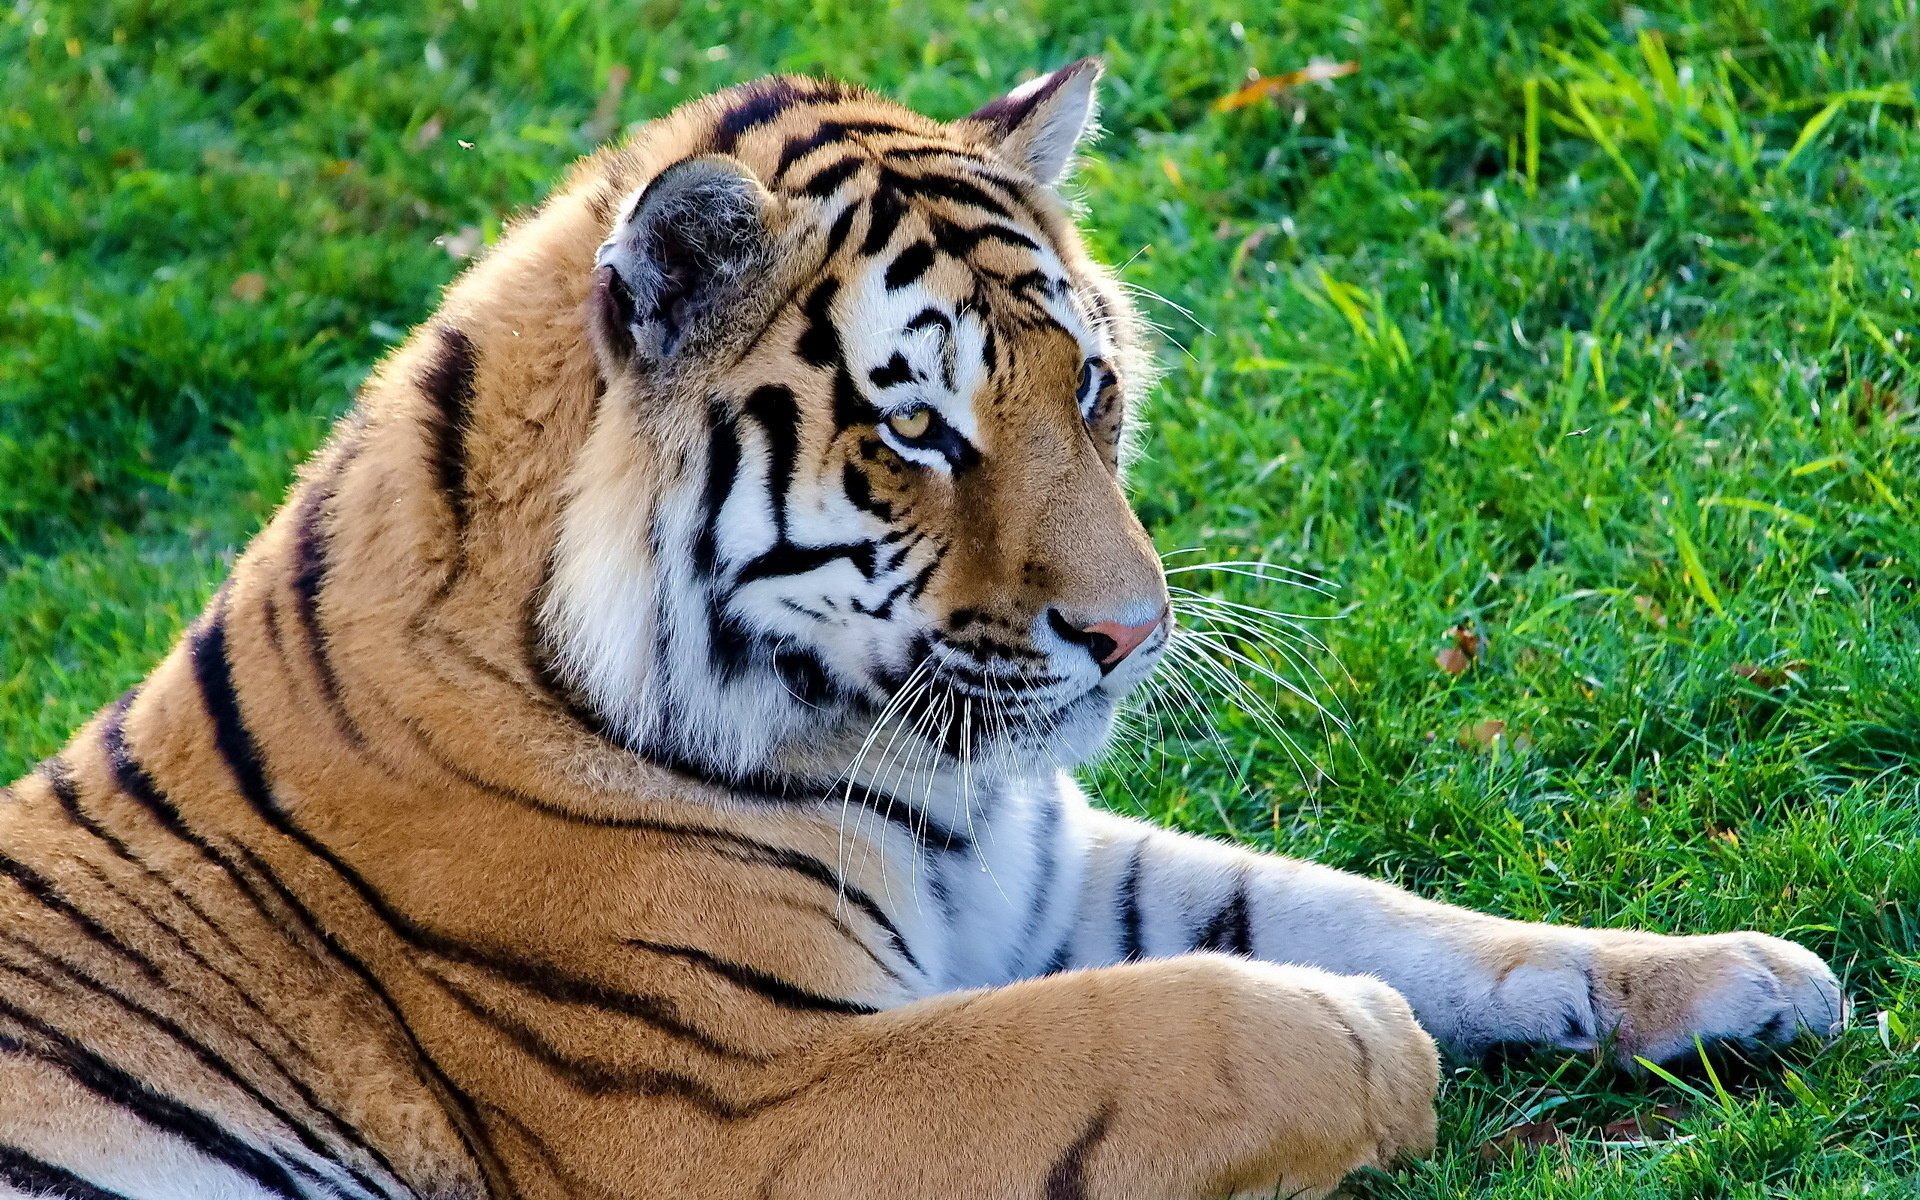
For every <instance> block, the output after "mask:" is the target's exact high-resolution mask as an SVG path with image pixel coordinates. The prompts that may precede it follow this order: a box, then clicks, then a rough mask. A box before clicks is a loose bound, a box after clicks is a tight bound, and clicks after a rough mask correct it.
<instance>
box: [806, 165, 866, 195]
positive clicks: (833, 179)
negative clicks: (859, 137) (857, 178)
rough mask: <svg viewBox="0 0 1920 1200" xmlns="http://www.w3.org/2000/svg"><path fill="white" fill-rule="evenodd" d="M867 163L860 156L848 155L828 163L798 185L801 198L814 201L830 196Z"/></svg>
mask: <svg viewBox="0 0 1920 1200" xmlns="http://www.w3.org/2000/svg"><path fill="white" fill-rule="evenodd" d="M867 161H868V160H867V159H866V158H864V157H862V156H860V155H855V154H850V155H848V156H847V157H845V158H842V159H839V160H837V161H835V162H831V163H828V164H827V165H826V166H824V167H821V168H820V169H819V170H818V171H815V172H814V173H813V174H812V175H811V176H809V177H808V178H807V181H806V182H805V183H803V184H801V185H800V189H799V190H800V194H801V195H803V196H812V197H814V198H815V199H819V198H821V197H825V196H831V195H833V193H834V192H836V191H838V190H839V188H840V185H841V184H843V183H845V182H846V181H847V180H849V179H851V178H853V176H854V175H855V173H856V172H858V171H859V170H860V168H861V167H863V166H865V165H866V164H867Z"/></svg>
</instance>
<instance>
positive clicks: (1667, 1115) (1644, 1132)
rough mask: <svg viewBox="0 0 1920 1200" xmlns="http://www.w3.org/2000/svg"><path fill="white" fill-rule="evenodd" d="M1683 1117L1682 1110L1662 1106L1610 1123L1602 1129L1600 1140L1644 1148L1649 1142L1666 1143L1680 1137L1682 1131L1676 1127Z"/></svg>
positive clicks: (1615, 1144)
mask: <svg viewBox="0 0 1920 1200" xmlns="http://www.w3.org/2000/svg"><path fill="white" fill-rule="evenodd" d="M1683 1115H1685V1114H1683V1113H1682V1112H1681V1110H1680V1109H1678V1108H1676V1107H1674V1106H1673V1105H1671V1104H1661V1105H1657V1106H1655V1107H1654V1108H1653V1109H1652V1110H1650V1111H1648V1112H1643V1113H1635V1114H1634V1115H1633V1116H1631V1117H1625V1118H1622V1119H1621V1120H1618V1121H1609V1122H1608V1123H1607V1124H1605V1125H1602V1126H1601V1127H1600V1140H1601V1141H1603V1142H1606V1143H1608V1144H1609V1145H1614V1146H1644V1145H1646V1144H1648V1143H1649V1142H1665V1141H1670V1140H1672V1139H1673V1138H1675V1137H1678V1136H1679V1134H1680V1130H1679V1129H1678V1127H1677V1126H1676V1125H1675V1122H1677V1121H1678V1120H1679V1119H1680V1118H1681V1117H1682V1116H1683Z"/></svg>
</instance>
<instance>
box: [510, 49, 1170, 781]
mask: <svg viewBox="0 0 1920 1200" xmlns="http://www.w3.org/2000/svg"><path fill="white" fill-rule="evenodd" d="M1098 75H1099V67H1098V64H1097V63H1095V62H1093V61H1086V62H1081V63H1077V64H1075V65H1072V66H1069V67H1067V68H1065V69H1063V70H1060V71H1057V72H1055V73H1053V74H1051V75H1048V76H1045V77H1043V78H1040V79H1037V80H1035V81H1033V82H1032V83H1030V84H1028V85H1027V86H1025V87H1023V88H1021V89H1019V90H1018V91H1015V92H1013V93H1012V94H1011V95H1008V96H1006V97H1004V98H1002V99H1000V100H998V101H996V102H994V103H993V104H990V105H988V106H987V107H985V108H983V109H981V110H979V111H978V112H976V113H974V114H973V115H972V116H971V117H969V118H967V119H964V120H960V121H956V122H952V123H941V122H936V121H933V120H929V119H927V118H925V117H922V116H920V115H918V114H916V113H914V112H912V111H910V110H907V109H905V108H902V107H900V106H898V105H895V104H892V103H889V102H886V101H883V100H881V99H878V98H877V97H875V96H873V95H871V94H869V93H867V92H864V91H860V90H857V89H853V88H850V87H845V86H841V85H837V84H830V83H824V82H820V81H816V80H810V79H796V78H777V79H771V80H764V81H761V82H759V83H757V84H750V85H746V86H744V87H742V88H738V89H735V90H733V91H731V92H726V93H721V94H719V95H717V96H715V97H711V98H709V99H708V100H706V101H702V102H700V103H699V104H697V105H695V106H692V107H691V108H690V109H688V110H683V111H682V113H680V114H677V115H676V117H675V118H673V119H672V120H673V121H677V122H678V123H679V125H678V128H679V129H680V130H681V131H682V136H678V137H671V136H662V137H649V136H646V135H643V136H642V137H641V138H639V139H637V141H636V143H635V145H634V146H632V147H630V148H629V149H628V150H627V151H626V154H627V155H628V156H629V157H628V159H627V161H626V163H625V167H624V169H625V170H626V171H627V173H628V178H629V179H636V178H637V179H640V180H642V181H643V182H641V183H639V184H637V185H635V186H631V187H630V188H628V190H626V191H625V192H624V193H622V194H621V195H620V196H619V197H618V201H617V203H613V204H610V205H608V208H609V210H610V212H609V220H608V228H607V232H606V237H605V240H604V242H603V243H602V244H601V245H600V247H599V250H598V253H597V255H596V256H595V263H594V267H593V277H592V282H591V290H590V293H589V297H588V300H587V302H586V306H585V313H584V315H583V318H582V319H583V320H584V321H586V323H587V325H588V328H589V340H590V342H591V344H592V346H593V352H594V355H595V357H596V358H597V360H598V363H599V369H600V375H601V378H602V380H603V381H604V384H605V389H606V390H605V395H604V398H603V400H602V403H601V406H600V409H599V415H598V417H597V419H596V423H595V426H594V428H593V431H592V433H591V435H590V437H589V439H588V442H587V444H586V447H585V449H584V452H583V453H582V455H581V456H580V459H579V461H578V462H577V463H576V465H575V468H574V470H573V474H572V478H571V480H570V482H569V487H568V500H567V505H566V508H565V510H564V514H563V516H562V518H561V521H560V532H559V536H558V539H557V547H556V549H555V551H554V555H553V560H552V567H551V571H550V575H549V579H548V583H547V586H546V588H545V591H544V598H543V602H542V607H541V610H540V621H541V625H542V627H543V629H544V634H545V637H546V639H547V641H548V642H549V644H550V648H549V653H550V655H551V657H552V662H553V666H554V668H555V669H556V670H557V671H558V673H559V674H560V676H561V677H562V678H563V679H564V680H565V682H566V683H567V685H568V686H569V687H570V688H571V689H572V690H573V692H574V693H575V694H576V695H577V696H579V697H580V698H582V699H583V700H584V701H585V702H586V703H587V704H588V705H589V706H590V707H591V708H592V710H593V711H594V713H595V714H596V715H597V716H598V717H599V718H600V719H601V720H602V722H603V723H604V725H605V726H606V727H607V728H608V729H609V730H610V731H611V732H612V733H613V735H614V736H616V737H617V738H618V739H619V740H620V741H621V742H623V743H625V744H626V745H628V746H630V747H632V748H634V749H637V750H639V751H641V752H643V753H645V754H647V755H649V756H651V757H653V758H655V759H657V760H661V761H665V762H669V763H674V764H679V765H683V766H686V767H689V768H693V769H697V770H699V771H702V772H704V773H708V774H710V775H718V776H722V777H726V778H732V779H738V778H742V777H747V776H752V775H756V774H760V773H764V772H785V771H790V770H792V769H794V768H795V767H797V766H811V767H816V768H820V769H837V770H844V769H845V767H846V764H847V762H848V755H849V753H850V752H851V751H852V749H853V748H856V747H861V746H871V744H872V743H873V740H874V738H875V737H877V736H884V737H885V738H886V740H887V742H888V744H889V745H891V746H894V747H895V748H896V750H895V753H896V757H901V756H904V758H906V759H909V760H911V759H914V758H915V756H916V755H917V756H919V757H918V761H920V762H922V763H923V764H924V763H933V762H939V761H952V760H955V759H962V758H964V759H969V760H971V761H972V762H974V763H975V764H977V767H978V769H982V770H985V769H989V768H990V764H994V763H999V764H1002V765H1003V766H1007V765H1014V766H1018V765H1020V764H1024V765H1026V766H1027V767H1029V768H1031V767H1034V766H1041V765H1048V764H1069V763H1072V762H1075V761H1079V760H1081V759H1083V758H1084V757H1086V756H1087V755H1088V754H1090V753H1091V752H1093V751H1094V750H1095V749H1096V748H1097V747H1098V746H1099V745H1100V744H1101V742H1102V741H1103V739H1104V737H1105V736H1106V733H1107V730H1108V728H1109V725H1110V722H1111V720H1112V717H1113V714H1114V709H1115V706H1116V704H1117V702H1118V701H1119V700H1120V699H1121V698H1122V697H1123V696H1124V695H1125V694H1126V693H1127V692H1128V691H1129V690H1130V689H1132V688H1134V687H1135V686H1136V685H1138V684H1139V683H1140V682H1141V681H1142V680H1143V679H1145V678H1146V676H1147V675H1148V674H1149V672H1151V671H1152V669H1153V666H1154V663H1155V660H1156V659H1157V657H1158V656H1159V654H1160V652H1161V650H1162V648H1163V646H1164V645H1165V643H1166V640H1167V638H1168V636H1169V632H1170V624H1171V617H1170V614H1169V608H1168V592H1167V587H1166V582H1165V579H1164V577H1163V575H1162V572H1161V568H1160V562H1159V558H1158V556H1157V555H1156V553H1155V551H1154V549H1153V546H1152V544H1151V542H1150V541H1149V539H1148V537H1147V535H1146V533H1145V531H1144V530H1143V529H1142V528H1141V525H1140V523H1139V521H1138V520H1137V519H1136V517H1135V516H1134V514H1133V512H1132V510H1131V508H1130V506H1129V504H1128V502H1127V498H1126V495H1125V494H1124V492H1123V489H1122V449H1123V443H1124V441H1125V438H1126V433H1127V428H1128V414H1129V412H1130V410H1131V409H1132V408H1133V404H1134V401H1135V400H1136V399H1137V397H1138V396H1139V394H1140V392H1141V391H1142V389H1143V387H1144V385H1145V382H1146V378H1147V364H1146V360H1145V355H1144V354H1143V352H1142V351H1141V349H1140V347H1139V344H1138V338H1137V320H1136V317H1135V316H1134V314H1133V312H1132V311H1131V309H1130V307H1129V305H1128V303H1127V300H1126V298H1125V296H1124V295H1123V294H1122V292H1121V290H1120V289H1119V288H1118V287H1117V286H1116V285H1115V283H1114V281H1113V279H1112V278H1111V277H1110V276H1109V274H1108V273H1107V272H1106V271H1105V270H1103V269H1102V268H1101V267H1099V266H1098V265H1096V264H1095V263H1094V262H1093V261H1092V260H1091V259H1090V257H1089V256H1088V253H1087V251H1086V249H1085V247H1084V246H1083V244H1082V242H1081V240H1080V237H1079V236H1078V233H1077V232H1076V230H1075V228H1074V226H1073V224H1072V223H1071V221H1070V219H1069V215H1068V212H1067V209H1066V206H1065V205H1064V204H1063V202H1062V200H1061V199H1060V197H1059V196H1058V195H1057V194H1056V190H1055V189H1056V187H1057V186H1058V184H1059V182H1060V181H1061V179H1062V177H1063V175H1064V173H1065V171H1066V169H1067V167H1068V164H1069V160H1070V158H1071V157H1072V155H1073V153H1074V151H1075V148H1076V146H1077V145H1078V143H1079V142H1080V140H1081V138H1082V137H1083V135H1084V133H1085V131H1086V130H1087V128H1088V127H1089V124H1090V122H1091V119H1092V115H1093V108H1094V84H1095V81H1096V79H1097V77H1098ZM658 143H667V144H670V146H671V149H663V148H659V146H658V145H657V144H658ZM900 747H909V748H908V749H904V750H903V749H900Z"/></svg>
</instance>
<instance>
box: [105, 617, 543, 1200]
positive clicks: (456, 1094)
mask: <svg viewBox="0 0 1920 1200" xmlns="http://www.w3.org/2000/svg"><path fill="white" fill-rule="evenodd" d="M222 595H224V593H222ZM220 599H221V596H219V595H217V596H216V603H217V602H219V601H220ZM134 696H135V693H134V692H132V691H129V692H127V693H125V694H124V695H122V696H121V697H120V700H119V701H118V702H117V703H116V704H115V705H114V708H113V710H112V712H111V713H110V714H109V715H108V718H107V722H106V725H105V726H104V728H103V729H102V731H101V743H102V746H103V748H104V750H105V752H106V755H107V761H108V764H109V765H110V766H111V768H112V770H113V775H114V780H115V782H117V783H118V784H119V786H120V788H121V790H122V791H124V792H125V793H126V794H127V795H128V796H130V797H132V798H133V799H134V800H135V801H137V802H138V803H139V804H140V805H141V806H142V807H143V808H145V809H146V810H147V812H149V813H150V814H152V816H153V817H154V819H155V820H157V821H159V822H160V824H161V825H162V827H163V828H165V829H166V830H167V831H168V832H169V833H172V834H173V835H174V836H175V837H178V838H179V839H180V840H181V841H183V842H186V843H187V844H188V845H190V846H192V847H193V848H194V849H195V850H197V851H199V853H200V855H201V857H203V858H204V859H206V861H207V862H208V863H210V864H212V865H213V866H215V867H217V868H219V869H220V870H221V871H222V872H223V873H224V874H225V875H226V876H227V877H228V878H229V879H230V880H231V881H232V882H233V885H234V886H235V887H236V888H237V889H238V890H239V892H240V894H241V895H243V896H245V897H246V898H247V901H248V902H249V903H250V904H251V905H252V906H253V909H254V911H256V912H257V913H259V914H260V917H261V919H262V920H263V921H265V922H266V923H267V924H268V925H269V926H270V927H272V928H274V929H275V930H279V931H280V932H281V933H282V936H285V937H286V938H287V939H288V941H289V942H292V943H296V944H297V942H298V938H297V936H296V935H294V934H292V933H291V932H289V931H287V930H285V929H284V927H283V926H282V925H281V922H280V919H279V917H278V916H277V915H276V914H275V913H274V912H273V911H272V910H271V908H270V906H269V905H268V904H267V902H266V900H265V898H264V897H263V896H261V894H260V892H259V891H258V889H257V888H255V886H254V884H253V881H252V880H251V879H250V878H249V877H248V875H247V873H246V872H245V871H244V870H243V869H242V868H241V866H240V865H239V864H238V863H236V862H235V861H234V860H233V859H232V858H229V857H228V856H227V855H226V854H224V853H222V852H221V851H220V850H219V849H217V848H215V846H214V845H213V843H212V842H210V841H208V840H207V839H206V838H204V837H202V836H201V835H200V834H199V833H197V832H195V831H194V829H193V828H192V827H191V826H189V825H188V824H187V823H186V821H185V820H184V819H183V818H182V816H181V814H180V810H179V809H178V808H177V807H175V806H174V804H173V802H172V800H170V799H169V798H168V796H167V794H166V792H165V791H164V790H162V789H161V788H160V786H159V785H158V784H157V783H156V782H155V781H154V779H153V777H152V776H151V775H149V774H148V773H147V770H146V768H145V767H143V766H142V765H141V764H140V762H139V761H138V760H137V759H135V758H134V757H133V754H132V752H131V750H130V749H129V747H128V746H127V744H126V732H125V728H126V726H125V723H126V716H127V710H128V708H129V707H131V705H132V703H133V698H134ZM238 854H239V856H240V858H241V859H242V860H244V861H245V862H246V863H247V864H248V865H249V866H251V867H252V869H253V870H254V871H255V872H256V873H257V874H258V875H259V876H260V877H261V878H262V879H263V880H264V881H265V882H266V883H267V885H268V886H269V887H270V888H271V889H272V890H273V891H274V893H275V895H276V896H277V897H278V898H279V900H280V902H281V904H283V905H285V906H286V909H287V911H289V912H291V913H292V914H293V915H294V917H295V918H296V920H297V921H298V922H299V923H300V926H301V928H302V929H303V930H304V931H305V933H306V935H307V936H308V937H309V938H310V939H311V940H312V941H313V942H314V943H315V944H316V945H319V946H321V947H324V949H325V950H326V952H327V953H329V954H331V955H332V956H333V958H334V959H335V960H337V961H338V962H340V963H341V964H343V965H344V966H346V967H347V969H348V970H349V971H350V972H352V973H353V975H354V976H355V977H356V978H357V979H359V980H360V982H361V983H362V984H364V985H365V986H366V988H367V990H368V991H370V992H371V993H372V994H373V995H374V997H375V998H376V999H377V1000H378V1001H379V1002H380V1004H381V1005H382V1006H383V1007H384V1008H385V1009H386V1010H387V1013H388V1015H390V1016H391V1017H392V1018H393V1023H394V1025H395V1026H396V1027H397V1028H398V1029H399V1030H400V1032H401V1034H402V1036H404V1037H405V1038H406V1039H407V1044H408V1045H409V1046H410V1047H411V1048H412V1050H413V1053H414V1056H415V1058H414V1061H415V1064H416V1066H417V1067H418V1068H419V1069H420V1070H421V1071H423V1072H424V1073H425V1075H426V1082H427V1083H428V1084H429V1086H430V1087H431V1088H433V1089H436V1090H438V1091H439V1092H440V1093H441V1095H442V1096H443V1097H444V1099H445V1101H446V1102H447V1103H448V1104H449V1105H450V1106H451V1107H452V1108H453V1109H454V1110H455V1112H454V1114H453V1115H454V1116H456V1117H457V1118H460V1119H457V1120H455V1121H454V1132H455V1134H456V1135H457V1136H458V1137H459V1138H460V1141H461V1144H462V1145H463V1146H464V1147H465V1148H466V1151H467V1154H468V1155H469V1156H470V1157H471V1158H472V1160H473V1161H474V1162H475V1163H477V1164H479V1165H480V1167H481V1170H482V1172H483V1173H484V1174H485V1175H486V1177H487V1179H488V1181H489V1184H490V1185H491V1184H492V1183H494V1182H495V1181H501V1180H504V1179H505V1175H504V1170H503V1168H502V1167H501V1165H500V1164H499V1162H498V1161H497V1159H496V1158H495V1156H494V1154H493V1151H492V1148H491V1147H490V1146H489V1145H488V1144H487V1141H486V1136H485V1133H484V1132H483V1131H482V1129H481V1127H480V1124H479V1116H478V1113H477V1112H476V1110H475V1108H474V1104H473V1101H472V1099H471V1098H470V1097H468V1096H467V1094H466V1093H465V1092H463V1091H462V1090H460V1088H458V1087H457V1086H455V1084H454V1083H453V1081H452V1080H451V1079H449V1078H448V1077H447V1075H446V1073H445V1072H444V1071H442V1070H441V1069H440V1064H439V1063H437V1062H435V1061H434V1059H433V1057H432V1056H431V1055H429V1054H428V1053H427V1051H426V1047H425V1046H423V1045H421V1043H420V1039H419V1037H418V1036H417V1035H416V1034H415V1033H414V1032H413V1029H412V1027H411V1026H409V1025H408V1024H407V1020H406V1017H405V1016H403V1015H402V1014H401V1011H400V1006H399V1005H398V1004H396V1003H395V1002H394V999H393V996H392V994H391V993H389V992H388V991H387V989H386V985H384V984H382V983H381V982H380V980H379V978H378V977H377V976H376V975H374V973H373V970H372V968H370V967H368V966H367V964H366V963H365V962H364V961H362V960H361V959H360V958H359V956H357V955H355V954H354V953H353V952H352V951H351V950H349V949H348V948H347V947H346V945H345V944H344V943H343V942H341V940H340V939H339V938H338V937H337V936H336V935H335V934H334V933H333V932H332V931H331V930H329V929H326V928H325V927H324V926H322V925H321V924H320V922H319V920H318V919H317V918H315V917H314V915H313V914H312V913H311V912H309V911H308V910H307V908H306V906H305V905H303V904H301V903H300V901H299V899H298V898H297V897H296V896H295V895H294V894H293V892H292V890H291V889H289V888H288V887H287V886H286V885H285V884H284V883H282V882H281V881H280V879H279V877H278V876H276V875H275V874H274V873H273V872H272V871H271V870H270V869H268V867H267V866H266V864H265V863H264V862H262V861H261V860H260V859H259V858H258V857H257V856H255V855H254V854H253V853H252V852H251V851H249V850H247V849H246V848H245V847H240V848H239V849H238ZM515 1195H517V1193H516V1192H515V1191H514V1190H513V1189H512V1187H511V1185H510V1184H508V1185H507V1187H506V1189H505V1190H504V1191H503V1192H502V1196H503V1197H504V1198H505V1200H512V1197H513V1196H515Z"/></svg>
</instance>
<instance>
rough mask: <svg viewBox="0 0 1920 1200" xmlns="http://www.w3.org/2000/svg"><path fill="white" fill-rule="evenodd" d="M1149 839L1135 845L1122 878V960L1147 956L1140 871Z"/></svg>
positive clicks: (1137, 959)
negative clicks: (1141, 903)
mask: <svg viewBox="0 0 1920 1200" xmlns="http://www.w3.org/2000/svg"><path fill="white" fill-rule="evenodd" d="M1146 857H1147V839H1146V838H1141V839H1140V841H1139V842H1138V843H1136V844H1135V845H1134V847H1133V857H1132V859H1130V860H1129V861H1128V863H1127V873H1126V876H1125V877H1124V878H1122V879H1121V880H1120V896H1119V900H1120V961H1121V962H1138V961H1140V960H1141V959H1143V958H1145V957H1146V956H1147V947H1146V943H1145V941H1144V940H1142V937H1141V930H1140V872H1141V869H1142V868H1143V867H1144V866H1145V865H1146Z"/></svg>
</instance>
